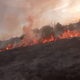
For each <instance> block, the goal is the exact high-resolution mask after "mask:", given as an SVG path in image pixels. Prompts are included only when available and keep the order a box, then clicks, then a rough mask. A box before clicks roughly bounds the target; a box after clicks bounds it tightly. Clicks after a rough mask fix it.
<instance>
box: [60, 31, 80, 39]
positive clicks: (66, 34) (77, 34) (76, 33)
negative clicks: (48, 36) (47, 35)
mask: <svg viewBox="0 0 80 80" xmlns="http://www.w3.org/2000/svg"><path fill="white" fill-rule="evenodd" d="M72 37H80V32H79V31H70V30H66V31H64V33H63V34H62V35H60V36H59V38H60V39H65V38H72Z"/></svg>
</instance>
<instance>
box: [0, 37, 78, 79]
mask: <svg viewBox="0 0 80 80" xmlns="http://www.w3.org/2000/svg"><path fill="white" fill-rule="evenodd" d="M60 79H62V80H80V38H68V39H63V40H58V41H54V42H50V43H46V44H40V45H33V46H27V47H20V48H16V49H13V50H9V51H3V52H1V53H0V80H60Z"/></svg>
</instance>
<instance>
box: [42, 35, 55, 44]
mask: <svg viewBox="0 0 80 80" xmlns="http://www.w3.org/2000/svg"><path fill="white" fill-rule="evenodd" d="M54 40H55V38H54V36H53V35H51V36H50V37H49V38H43V39H42V43H46V42H51V41H54Z"/></svg>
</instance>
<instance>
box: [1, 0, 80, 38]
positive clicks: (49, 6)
mask: <svg viewBox="0 0 80 80" xmlns="http://www.w3.org/2000/svg"><path fill="white" fill-rule="evenodd" d="M28 16H32V17H33V20H34V23H33V28H40V27H42V26H44V25H47V24H51V23H53V24H54V23H57V22H60V23H62V24H67V23H70V22H75V21H77V20H79V19H80V0H0V39H8V38H11V37H16V36H20V35H21V34H22V33H23V31H22V28H23V26H24V25H27V26H28V25H29V21H28V20H27V17H28Z"/></svg>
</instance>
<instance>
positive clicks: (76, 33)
mask: <svg viewBox="0 0 80 80" xmlns="http://www.w3.org/2000/svg"><path fill="white" fill-rule="evenodd" d="M72 37H80V32H79V31H70V30H65V31H64V32H63V33H62V34H60V35H59V36H58V38H55V37H54V35H50V37H43V38H42V39H41V42H40V41H39V40H38V39H36V38H34V39H33V40H31V41H29V40H26V42H25V41H24V40H22V42H20V43H19V45H17V44H15V46H14V45H11V44H8V45H7V46H6V48H4V49H0V52H2V51H4V50H10V49H13V48H14V47H21V46H29V45H34V44H41V43H43V44H44V43H47V42H52V41H56V40H58V39H66V38H72Z"/></svg>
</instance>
